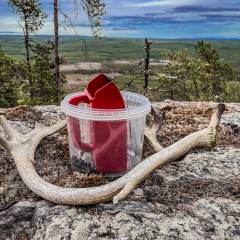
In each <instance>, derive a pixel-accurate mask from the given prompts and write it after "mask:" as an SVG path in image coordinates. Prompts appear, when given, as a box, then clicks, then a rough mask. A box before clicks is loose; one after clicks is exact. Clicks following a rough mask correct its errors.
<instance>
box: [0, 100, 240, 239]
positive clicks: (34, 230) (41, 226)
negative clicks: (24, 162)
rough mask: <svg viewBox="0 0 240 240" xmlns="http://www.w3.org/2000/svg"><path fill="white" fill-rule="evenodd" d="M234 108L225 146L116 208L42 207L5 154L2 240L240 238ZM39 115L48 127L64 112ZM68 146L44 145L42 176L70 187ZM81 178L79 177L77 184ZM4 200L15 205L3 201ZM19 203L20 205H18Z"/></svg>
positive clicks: (48, 109)
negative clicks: (66, 152)
mask: <svg viewBox="0 0 240 240" xmlns="http://www.w3.org/2000/svg"><path fill="white" fill-rule="evenodd" d="M163 104H174V105H176V106H177V105H179V106H180V107H181V108H183V109H184V108H187V107H189V106H190V107H193V108H196V107H198V108H200V107H201V106H204V108H205V110H206V111H208V110H207V109H208V108H209V107H212V106H214V105H215V103H176V102H171V101H168V102H166V103H163ZM158 105H159V104H155V107H157V106H158ZM227 108H228V111H227V112H226V113H225V114H224V115H223V120H222V125H221V140H220V145H219V146H218V147H216V148H215V149H214V150H211V151H206V150H198V151H195V152H193V153H190V154H188V155H187V156H186V157H185V158H183V159H181V161H178V162H174V163H172V164H170V165H167V166H165V167H164V168H162V169H158V170H156V171H155V172H154V173H153V174H151V176H149V178H148V179H147V180H146V181H145V182H144V183H142V184H141V185H140V186H139V187H138V188H137V189H136V190H135V191H134V192H133V193H132V194H131V195H130V196H129V197H128V198H127V199H126V200H125V201H122V202H120V203H119V204H117V205H113V204H112V203H111V202H109V203H103V204H99V205H96V206H78V207H72V206H62V205H55V204H52V203H49V202H47V201H44V200H41V199H39V198H38V197H37V196H35V195H34V194H33V193H31V192H30V191H29V190H28V189H27V188H26V187H25V185H24V184H23V183H22V181H21V179H20V177H19V175H18V173H17V171H16V169H15V167H14V164H13V163H12V159H11V158H10V157H9V155H8V153H7V152H6V151H3V150H2V149H1V150H0V173H1V175H2V179H1V181H0V184H1V185H0V197H1V203H2V202H3V204H2V205H1V209H2V211H1V212H0V240H2V239H3V240H6V239H7V240H8V239H9V240H10V239H25V240H26V239H31V240H40V239H41V240H58V239H59V240H60V239H61V240H65V239H66V240H78V239H81V240H85V239H89V240H91V239H94V240H95V239H126V240H130V239H139V240H140V239H163V240H164V239H166V240H169V239H170V240H171V239H184V240H185V239H186V240H192V239H196V240H198V239H199V240H201V239H203V240H204V239H213V240H221V239H222V240H223V239H229V240H230V239H231V240H235V239H236V240H238V239H240V146H239V145H238V142H239V139H240V132H239V130H238V129H239V126H240V123H239V119H240V105H239V104H228V105H227ZM37 109H38V110H39V111H41V113H42V116H43V117H42V118H41V119H40V120H39V122H40V123H42V124H45V125H49V124H52V123H54V122H55V121H56V120H57V119H58V118H59V117H63V115H62V113H61V111H60V109H59V107H53V106H41V107H37ZM4 111H5V110H4ZM199 116H201V113H200V114H199V115H196V116H195V119H194V121H195V122H192V123H191V122H190V123H188V124H189V126H190V125H191V124H193V123H194V124H195V128H194V129H193V130H196V129H197V128H198V126H197V123H198V122H199V123H200V121H201V120H199V118H198V117H199ZM208 117H209V114H208V115H207V114H206V116H205V118H204V119H203V121H202V123H201V124H202V125H201V126H199V128H201V127H202V126H205V125H206V124H207V118H208ZM184 118H186V117H185V116H184ZM184 118H183V119H184ZM12 123H13V125H14V127H16V128H17V129H18V130H20V131H21V132H22V133H27V132H29V131H31V129H32V128H33V127H34V125H35V122H34V121H20V120H19V121H12ZM166 124H169V125H168V127H169V126H170V127H169V128H168V129H167V128H166V131H169V129H171V125H173V123H172V122H168V121H167V122H166ZM181 124H182V125H183V124H185V122H184V121H183V120H182V119H181V121H179V123H178V125H181ZM180 127H181V126H180ZM180 127H179V129H181V128H180ZM172 128H174V125H173V126H172ZM190 130H191V129H190ZM163 131H165V129H163ZM224 131H228V133H230V134H231V135H229V136H228V139H230V140H231V138H234V139H235V140H236V141H235V140H234V141H233V143H234V144H232V142H230V144H227V145H225V143H226V142H227V141H223V140H224V133H225V132H224ZM164 133H165V132H164ZM166 134H167V132H166ZM169 135H170V132H169ZM167 137H169V136H167ZM179 137H180V136H178V138H179ZM181 137H182V136H181ZM61 141H62V136H61V135H60V134H59V136H57V137H51V138H49V139H48V140H46V141H43V142H42V143H41V145H40V146H39V149H38V151H37V153H36V163H35V164H36V168H37V171H38V173H39V174H40V175H41V176H43V177H44V178H45V179H46V180H48V181H50V182H53V183H55V184H58V181H59V178H62V180H61V181H60V182H61V184H63V183H65V181H63V180H64V179H65V178H66V177H67V175H69V174H72V173H71V172H70V171H69V170H68V164H67V162H66V161H67V160H66V159H65V158H64V150H63V148H62V145H61V144H62V143H61ZM57 147H58V148H57ZM47 150H48V152H47V153H46V151H47ZM49 151H50V152H49ZM46 166H47V167H46ZM78 175H79V174H72V177H75V178H77V177H78ZM81 176H82V175H81ZM70 179H71V178H70ZM79 179H80V177H79ZM76 182H77V181H76ZM66 184H67V183H66ZM76 186H77V185H76ZM3 196H5V197H8V198H5V200H3ZM4 201H5V202H4ZM14 201H15V202H16V201H19V202H18V203H16V204H15V205H14V203H15V202H14Z"/></svg>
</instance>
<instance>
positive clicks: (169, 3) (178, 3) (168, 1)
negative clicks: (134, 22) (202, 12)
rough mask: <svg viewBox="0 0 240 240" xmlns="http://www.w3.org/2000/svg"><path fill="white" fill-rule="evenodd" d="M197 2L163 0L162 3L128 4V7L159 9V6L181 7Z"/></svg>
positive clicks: (190, 0)
mask: <svg viewBox="0 0 240 240" xmlns="http://www.w3.org/2000/svg"><path fill="white" fill-rule="evenodd" d="M196 2H197V1H196V0H162V1H151V2H145V3H132V4H128V5H127V6H128V7H158V6H169V7H171V6H181V5H187V4H193V3H196Z"/></svg>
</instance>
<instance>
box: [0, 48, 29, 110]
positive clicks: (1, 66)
mask: <svg viewBox="0 0 240 240" xmlns="http://www.w3.org/2000/svg"><path fill="white" fill-rule="evenodd" d="M24 75H25V71H24V66H23V65H22V63H20V62H17V61H16V60H14V59H13V58H11V57H9V56H7V55H6V54H5V53H4V52H3V51H2V50H1V46H0V106H1V107H12V106H15V105H17V99H18V87H19V86H20V85H21V83H22V80H23V78H24Z"/></svg>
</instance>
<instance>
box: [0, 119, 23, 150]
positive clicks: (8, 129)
mask: <svg viewBox="0 0 240 240" xmlns="http://www.w3.org/2000/svg"><path fill="white" fill-rule="evenodd" d="M0 126H2V128H3V130H4V131H5V133H6V134H7V135H8V137H9V140H8V139H6V138H4V137H3V136H1V135H0V145H1V146H2V147H3V148H5V149H7V150H8V151H10V150H11V147H12V141H13V140H14V139H16V138H18V137H19V135H20V133H18V132H17V131H16V130H15V129H14V128H13V127H12V126H11V125H10V124H9V123H8V121H7V119H6V118H5V116H4V115H0Z"/></svg>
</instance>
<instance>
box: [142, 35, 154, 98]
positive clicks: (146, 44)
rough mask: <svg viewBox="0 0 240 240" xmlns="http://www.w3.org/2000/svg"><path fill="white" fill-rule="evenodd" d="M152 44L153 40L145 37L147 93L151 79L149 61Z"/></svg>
mask: <svg viewBox="0 0 240 240" xmlns="http://www.w3.org/2000/svg"><path fill="white" fill-rule="evenodd" d="M151 45H152V42H151V41H148V39H147V38H145V52H146V55H145V58H144V63H145V68H144V82H145V84H144V92H145V94H146V93H147V89H148V81H149V71H150V69H149V63H150V47H151Z"/></svg>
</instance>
